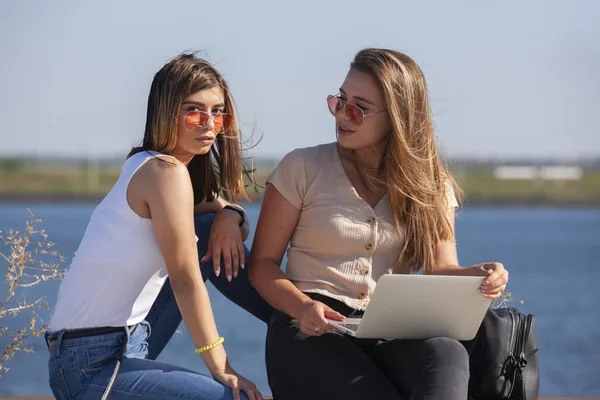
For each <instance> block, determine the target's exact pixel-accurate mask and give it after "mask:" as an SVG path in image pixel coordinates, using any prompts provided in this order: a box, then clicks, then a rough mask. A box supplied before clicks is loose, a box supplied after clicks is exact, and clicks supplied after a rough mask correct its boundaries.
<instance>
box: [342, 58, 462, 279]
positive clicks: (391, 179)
mask: <svg viewBox="0 0 600 400" xmlns="http://www.w3.org/2000/svg"><path fill="white" fill-rule="evenodd" d="M350 66H351V68H354V69H356V70H360V71H362V72H366V73H369V74H371V75H372V76H373V77H375V79H376V80H377V81H378V82H379V85H380V89H381V90H382V91H383V94H384V98H385V102H386V104H387V109H388V112H389V115H390V118H391V121H392V132H391V133H390V135H389V137H388V143H387V146H386V150H385V154H384V157H383V167H384V171H385V183H386V186H387V190H388V194H389V198H390V202H391V204H392V208H393V215H394V223H395V225H396V227H397V228H398V229H402V230H404V234H405V242H404V247H403V248H402V250H401V253H400V256H399V259H400V260H402V261H403V262H406V263H408V265H410V268H411V270H413V271H419V270H422V271H423V272H425V273H428V272H432V271H433V270H434V269H435V246H436V244H437V243H438V242H440V241H452V240H454V229H453V224H452V221H448V219H447V217H446V212H447V208H448V205H447V201H446V191H447V190H449V189H450V188H453V189H454V192H455V194H456V197H457V199H458V200H459V202H460V200H461V192H460V188H459V187H458V185H457V183H456V181H455V180H454V179H453V177H452V175H451V173H450V171H449V169H448V168H447V166H446V165H445V164H444V163H443V162H442V160H441V159H440V156H439V154H438V150H437V147H436V141H435V134H434V130H433V123H432V119H431V111H430V106H429V100H428V94H427V85H426V82H425V77H424V76H423V72H422V71H421V69H420V68H419V66H418V65H417V64H416V63H415V61H414V60H412V59H411V58H410V57H408V56H407V55H405V54H403V53H400V52H398V51H394V50H388V49H373V48H367V49H363V50H361V51H360V52H358V53H357V54H356V56H355V58H354V60H353V62H352V63H351V65H350ZM447 185H448V186H449V187H447Z"/></svg>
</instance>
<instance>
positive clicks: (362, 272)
mask: <svg viewBox="0 0 600 400" xmlns="http://www.w3.org/2000/svg"><path fill="white" fill-rule="evenodd" d="M368 273H369V268H361V269H360V274H361V275H367V274H368Z"/></svg>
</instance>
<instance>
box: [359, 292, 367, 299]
mask: <svg viewBox="0 0 600 400" xmlns="http://www.w3.org/2000/svg"><path fill="white" fill-rule="evenodd" d="M365 297H367V295H366V294H364V293H360V294H359V295H358V298H359V299H361V300H362V299H364V298H365Z"/></svg>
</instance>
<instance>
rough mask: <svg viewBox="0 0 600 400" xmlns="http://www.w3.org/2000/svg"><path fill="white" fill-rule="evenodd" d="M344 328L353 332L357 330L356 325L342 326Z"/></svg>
mask: <svg viewBox="0 0 600 400" xmlns="http://www.w3.org/2000/svg"><path fill="white" fill-rule="evenodd" d="M343 325H344V327H345V328H348V329H351V330H353V331H355V332H356V331H357V330H358V324H343Z"/></svg>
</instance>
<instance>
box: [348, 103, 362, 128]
mask: <svg viewBox="0 0 600 400" xmlns="http://www.w3.org/2000/svg"><path fill="white" fill-rule="evenodd" d="M346 113H347V114H348V118H349V119H350V122H352V123H353V124H354V125H361V124H362V123H363V116H364V114H363V112H362V110H361V109H360V108H359V107H358V106H356V105H354V104H346Z"/></svg>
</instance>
